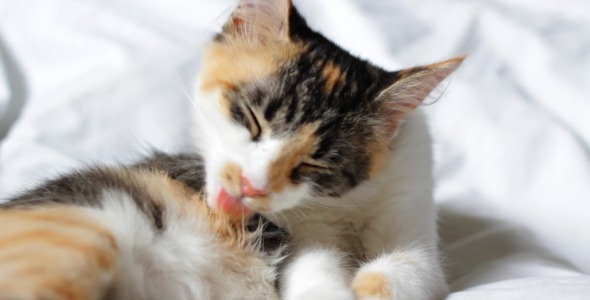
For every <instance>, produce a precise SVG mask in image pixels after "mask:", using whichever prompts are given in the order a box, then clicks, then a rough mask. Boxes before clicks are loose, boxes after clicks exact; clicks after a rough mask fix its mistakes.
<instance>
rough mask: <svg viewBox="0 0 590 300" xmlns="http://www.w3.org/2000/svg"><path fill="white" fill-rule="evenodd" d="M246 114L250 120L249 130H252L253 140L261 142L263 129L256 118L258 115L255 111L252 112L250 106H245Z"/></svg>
mask: <svg viewBox="0 0 590 300" xmlns="http://www.w3.org/2000/svg"><path fill="white" fill-rule="evenodd" d="M244 107H245V112H246V117H247V118H248V124H249V126H248V127H249V128H248V129H249V130H250V134H251V135H252V140H253V141H255V142H257V141H258V140H260V135H261V134H262V128H261V127H260V123H259V122H258V119H257V118H256V115H255V114H254V111H253V110H252V108H251V107H250V105H248V104H245V105H244Z"/></svg>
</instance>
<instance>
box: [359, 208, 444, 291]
mask: <svg viewBox="0 0 590 300" xmlns="http://www.w3.org/2000/svg"><path fill="white" fill-rule="evenodd" d="M407 201H414V202H406V203H403V204H404V205H391V207H390V208H389V209H387V208H385V209H384V208H381V209H380V210H379V211H380V212H381V213H375V215H374V216H373V217H372V218H371V221H370V222H369V224H368V226H367V228H366V230H365V231H364V232H363V233H362V240H363V247H364V248H365V251H367V253H366V254H367V256H368V258H369V259H370V260H369V261H368V262H366V263H365V264H363V265H361V267H360V269H359V270H358V271H357V273H356V275H355V277H354V279H353V282H352V288H353V290H354V292H355V294H356V296H357V299H396V300H402V299H409V300H422V299H440V298H443V297H444V295H446V293H447V292H448V288H447V285H446V283H445V276H444V273H443V270H442V267H441V264H440V261H439V255H438V251H437V234H436V225H435V217H434V211H433V210H434V208H433V206H432V204H431V202H429V201H430V200H426V199H422V201H420V200H414V199H413V200H407ZM420 202H422V203H421V204H419V203H420ZM398 204H399V202H398Z"/></svg>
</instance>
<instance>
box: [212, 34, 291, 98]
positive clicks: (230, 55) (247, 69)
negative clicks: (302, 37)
mask: <svg viewBox="0 0 590 300" xmlns="http://www.w3.org/2000/svg"><path fill="white" fill-rule="evenodd" d="M301 51H302V46H300V45H299V44H293V43H289V44H268V45H262V44H250V43H247V42H227V43H212V44H210V45H209V46H208V47H207V48H206V50H205V55H204V65H203V71H202V74H201V78H202V82H201V89H202V90H203V91H207V92H210V91H214V90H217V89H221V90H235V89H236V88H237V87H238V86H239V85H240V84H242V83H245V82H253V81H256V80H259V79H262V78H265V77H268V76H270V75H271V74H273V73H275V72H276V71H277V70H278V69H279V67H280V66H281V65H283V64H284V63H286V62H288V61H290V60H291V59H293V58H294V57H296V56H297V54H299V53H300V52H301Z"/></svg>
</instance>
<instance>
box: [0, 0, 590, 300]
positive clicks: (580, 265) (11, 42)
mask: <svg viewBox="0 0 590 300" xmlns="http://www.w3.org/2000/svg"><path fill="white" fill-rule="evenodd" d="M295 3H296V4H297V5H298V6H299V7H300V10H301V11H302V12H303V14H304V15H305V16H306V17H307V18H308V19H309V22H310V24H311V25H312V26H313V27H314V28H317V29H319V30H320V31H321V32H323V33H325V34H326V35H327V36H329V37H330V38H332V39H333V40H335V41H336V42H337V43H339V44H340V45H342V46H343V47H345V48H347V49H350V50H352V51H353V52H354V53H356V54H359V55H360V56H362V57H365V58H369V59H370V60H372V61H374V62H376V63H378V64H380V65H384V66H386V67H388V68H396V67H407V66H411V65H415V64H421V63H429V62H433V61H435V60H439V59H444V58H448V57H452V56H456V55H461V54H469V57H468V59H467V60H466V61H465V63H464V65H463V66H462V67H461V68H460V70H459V71H458V72H457V73H456V74H455V75H454V76H453V78H452V80H451V81H450V84H449V85H448V86H447V88H446V90H445V93H444V95H443V97H442V98H441V99H440V100H439V101H437V102H436V103H434V104H432V105H428V106H426V107H425V110H426V111H427V113H428V115H429V118H430V121H431V127H432V132H433V136H434V139H435V140H436V145H435V150H436V177H437V181H438V186H437V192H436V200H437V201H438V204H439V208H440V221H441V222H440V223H441V230H440V231H441V236H442V247H443V248H444V250H445V251H446V255H447V257H446V262H447V266H448V269H449V272H448V273H449V281H450V283H451V286H452V288H453V291H454V292H453V293H452V294H451V296H450V297H449V299H590V276H589V275H588V274H589V273H590V117H589V116H590V3H589V2H588V1H585V0H564V1H552V2H549V1H533V0H529V1H527V0H490V1H453V0H438V1H434V0H431V1H426V0H420V1H418V0H414V1H410V0H407V1H401V0H400V1H392V0H372V1H363V0H357V1H353V0H322V1H317V0H300V1H297V0H295ZM234 4H235V3H234V1H230V0H221V1H220V0H217V1H210V0H168V1H163V0H116V1H115V0H78V1H67V0H0V60H1V61H0V66H3V67H0V117H1V118H2V119H1V120H0V133H2V132H4V131H7V130H8V129H10V131H9V132H8V135H7V136H6V137H5V138H4V139H3V140H2V141H1V142H0V198H7V197H8V195H10V194H12V193H15V192H18V191H20V190H22V189H24V188H27V187H30V186H32V185H34V184H36V183H38V182H39V181H40V180H42V179H43V178H47V177H50V176H54V175H55V174H57V173H59V172H63V171H64V170H66V169H68V168H73V167H77V166H80V165H82V164H83V163H87V162H92V161H102V162H127V161H130V160H133V159H134V158H136V157H137V155H138V153H144V152H145V151H146V149H150V148H151V147H155V148H160V149H164V150H167V151H177V150H182V149H186V148H187V147H188V146H189V145H190V138H189V134H188V132H189V122H190V121H189V117H190V115H189V111H190V109H191V106H190V103H189V102H188V100H187V97H186V95H185V93H186V92H187V91H188V90H190V89H191V87H190V86H191V78H192V77H193V76H194V74H195V71H196V70H198V67H199V57H200V53H201V48H202V45H203V43H204V42H205V41H206V40H208V39H209V38H210V37H211V36H212V34H213V33H214V32H215V31H216V30H218V29H219V27H220V24H221V23H222V22H223V20H224V18H225V17H226V16H227V14H228V13H229V11H230V9H231V7H232V6H233V5H234ZM3 113H4V114H3ZM12 120H14V121H15V122H11V121H12ZM8 123H13V124H12V126H11V127H10V128H9V124H8ZM1 137H2V135H1V134H0V138H1ZM0 228H1V224H0Z"/></svg>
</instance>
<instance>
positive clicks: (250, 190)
mask: <svg viewBox="0 0 590 300" xmlns="http://www.w3.org/2000/svg"><path fill="white" fill-rule="evenodd" d="M242 195H243V196H244V197H260V196H266V195H268V192H267V191H266V190H258V189H256V188H254V187H253V186H252V184H251V183H250V180H248V178H246V177H244V176H242Z"/></svg>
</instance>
